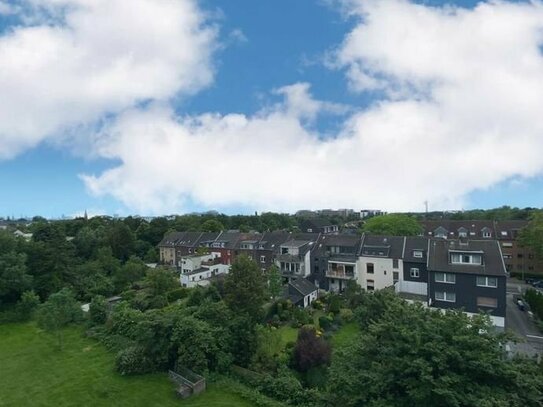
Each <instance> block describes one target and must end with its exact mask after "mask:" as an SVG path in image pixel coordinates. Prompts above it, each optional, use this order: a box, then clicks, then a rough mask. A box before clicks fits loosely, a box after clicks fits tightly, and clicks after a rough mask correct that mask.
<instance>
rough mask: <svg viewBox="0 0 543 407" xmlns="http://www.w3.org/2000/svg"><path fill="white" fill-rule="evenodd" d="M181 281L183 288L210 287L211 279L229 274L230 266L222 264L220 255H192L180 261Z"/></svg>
mask: <svg viewBox="0 0 543 407" xmlns="http://www.w3.org/2000/svg"><path fill="white" fill-rule="evenodd" d="M179 262H180V272H181V274H180V276H179V280H180V282H181V285H182V286H183V287H188V288H192V287H196V286H197V285H208V284H209V281H210V279H211V278H213V277H216V276H219V275H221V274H227V273H228V271H229V269H230V266H228V265H226V264H222V263H221V258H220V254H219V253H216V252H213V253H210V254H204V255H197V254H196V255H190V256H185V257H182V258H181V259H180V260H179Z"/></svg>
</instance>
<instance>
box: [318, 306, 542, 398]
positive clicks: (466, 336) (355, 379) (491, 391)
mask: <svg viewBox="0 0 543 407" xmlns="http://www.w3.org/2000/svg"><path fill="white" fill-rule="evenodd" d="M375 314H377V313H375ZM508 339H509V338H508V336H507V335H505V334H497V333H496V332H494V331H493V329H492V327H491V324H490V319H489V318H488V317H487V316H485V315H478V316H475V317H473V318H470V317H469V316H467V315H466V314H464V313H463V312H461V311H448V312H446V313H441V312H436V311H435V310H430V309H424V308H422V306H420V305H410V304H407V303H405V302H403V301H402V300H400V299H399V298H395V299H391V302H390V304H389V305H388V307H387V308H386V309H385V310H384V311H383V312H382V313H381V316H380V318H379V319H378V320H376V321H374V322H372V323H370V324H369V325H368V326H367V328H366V329H363V330H362V333H361V334H360V336H359V337H358V338H357V339H356V340H353V341H352V343H351V345H350V346H347V347H344V348H341V349H338V350H337V351H336V353H335V354H334V359H333V362H332V366H331V368H330V375H329V394H328V396H329V398H330V401H329V405H331V406H345V407H350V406H353V407H354V406H391V407H395V406H398V407H400V406H401V407H406V406H423V407H424V406H428V407H430V406H444V407H448V406H451V407H452V406H473V407H475V406H487V407H491V406H504V407H505V406H537V405H540V402H541V400H542V396H543V393H542V391H543V381H542V380H541V379H542V375H541V368H540V367H539V368H538V367H537V366H536V365H535V362H534V361H531V360H524V361H511V360H509V359H508V358H507V356H506V354H505V352H504V349H503V344H504V343H506V342H507V340H508ZM537 369H539V373H538V374H536V377H535V378H534V377H533V376H530V375H534V372H536V371H537ZM525 372H530V375H528V374H526V373H525ZM361 383H363V385H360V384H361Z"/></svg>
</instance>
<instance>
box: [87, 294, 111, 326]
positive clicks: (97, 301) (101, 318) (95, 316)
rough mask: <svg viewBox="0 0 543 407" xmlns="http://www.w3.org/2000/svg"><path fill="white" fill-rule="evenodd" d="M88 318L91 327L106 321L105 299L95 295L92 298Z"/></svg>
mask: <svg viewBox="0 0 543 407" xmlns="http://www.w3.org/2000/svg"><path fill="white" fill-rule="evenodd" d="M89 317H90V320H91V323H92V324H93V325H102V324H105V323H106V320H107V302H106V299H105V298H104V297H103V296H101V295H97V296H95V297H93V299H92V301H91V303H90V307H89Z"/></svg>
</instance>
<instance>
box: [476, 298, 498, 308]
mask: <svg viewBox="0 0 543 407" xmlns="http://www.w3.org/2000/svg"><path fill="white" fill-rule="evenodd" d="M477 306H478V307H488V308H497V307H498V299H497V298H490V297H477Z"/></svg>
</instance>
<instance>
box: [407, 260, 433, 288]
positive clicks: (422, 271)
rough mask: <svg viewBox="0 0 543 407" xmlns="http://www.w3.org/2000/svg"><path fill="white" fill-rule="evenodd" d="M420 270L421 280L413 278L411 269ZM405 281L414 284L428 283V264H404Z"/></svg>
mask: <svg viewBox="0 0 543 407" xmlns="http://www.w3.org/2000/svg"><path fill="white" fill-rule="evenodd" d="M412 268H418V269H419V276H420V277H419V278H415V277H411V269H412ZM402 275H403V280H404V281H414V282H419V283H420V282H426V281H428V269H427V267H426V263H415V262H407V261H406V262H403V272H402Z"/></svg>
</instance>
